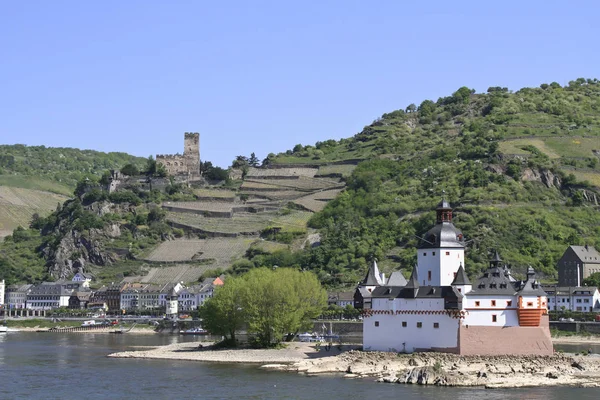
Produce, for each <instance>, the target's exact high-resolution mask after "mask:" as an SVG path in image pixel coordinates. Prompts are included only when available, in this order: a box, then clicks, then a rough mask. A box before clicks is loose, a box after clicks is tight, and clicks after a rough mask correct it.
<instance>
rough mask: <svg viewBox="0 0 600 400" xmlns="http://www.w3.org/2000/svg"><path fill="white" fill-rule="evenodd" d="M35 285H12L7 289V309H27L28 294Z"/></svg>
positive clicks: (5, 298)
mask: <svg viewBox="0 0 600 400" xmlns="http://www.w3.org/2000/svg"><path fill="white" fill-rule="evenodd" d="M32 287H33V285H30V284H27V285H11V286H8V287H7V288H6V292H5V295H4V296H5V297H4V300H5V305H6V307H7V308H25V304H26V303H27V294H28V293H29V292H30V291H31V288H32Z"/></svg>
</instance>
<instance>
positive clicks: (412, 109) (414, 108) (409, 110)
mask: <svg viewBox="0 0 600 400" xmlns="http://www.w3.org/2000/svg"><path fill="white" fill-rule="evenodd" d="M415 111H417V106H416V105H414V103H411V104H409V105H408V107H406V112H407V113H413V112H415Z"/></svg>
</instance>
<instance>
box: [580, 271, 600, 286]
mask: <svg viewBox="0 0 600 400" xmlns="http://www.w3.org/2000/svg"><path fill="white" fill-rule="evenodd" d="M583 285H584V286H591V287H600V272H594V273H593V274H591V275H590V276H588V277H587V278H585V279H584V280H583Z"/></svg>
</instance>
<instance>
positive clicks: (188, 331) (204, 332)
mask: <svg viewBox="0 0 600 400" xmlns="http://www.w3.org/2000/svg"><path fill="white" fill-rule="evenodd" d="M179 334H180V335H208V331H207V330H206V329H202V328H190V329H186V330H185V331H179Z"/></svg>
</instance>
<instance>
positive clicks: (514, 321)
mask: <svg viewBox="0 0 600 400" xmlns="http://www.w3.org/2000/svg"><path fill="white" fill-rule="evenodd" d="M418 252H419V253H418V257H417V260H418V264H417V265H416V266H415V267H414V269H413V271H412V275H411V277H410V279H409V280H408V282H407V281H406V280H405V279H403V278H402V279H398V278H397V277H396V278H395V279H392V276H390V279H389V280H388V281H386V280H385V276H384V275H383V274H380V273H379V270H378V267H377V262H376V261H375V262H373V264H372V265H371V267H370V268H369V272H368V273H367V276H366V277H365V279H364V280H363V282H361V283H360V284H359V287H358V288H357V296H358V297H359V298H362V300H363V306H364V308H363V318H364V324H363V348H364V349H365V350H378V351H396V352H407V353H412V352H416V351H441V352H449V353H456V354H462V355H502V354H520V355H525V354H539V355H550V354H552V353H553V352H554V350H553V347H552V340H551V338H550V328H549V319H548V315H547V307H548V306H547V304H548V301H547V295H546V293H545V292H544V291H543V290H542V288H541V286H540V283H539V282H538V281H537V280H536V278H535V271H534V270H533V268H531V267H529V269H528V271H527V279H526V280H525V281H517V280H515V279H514V278H513V277H512V276H511V273H510V269H509V268H507V267H506V266H505V265H502V260H501V259H500V256H499V255H498V253H497V252H496V254H495V256H494V257H493V258H492V260H491V261H490V266H489V268H488V269H487V270H486V271H485V272H484V273H483V275H482V276H481V278H480V279H479V280H478V282H477V283H475V285H472V284H471V282H470V281H469V278H468V277H467V274H466V273H465V269H464V267H463V266H464V262H465V254H464V253H465V241H464V237H463V234H462V233H461V232H460V231H459V230H458V229H457V228H456V227H455V226H454V224H453V223H452V209H451V207H450V205H449V204H448V203H447V202H446V201H445V200H442V202H441V203H440V204H439V205H438V207H437V223H436V225H435V226H434V227H433V228H431V229H430V230H429V231H428V232H427V233H426V234H425V235H424V237H423V238H422V239H421V243H420V244H419V247H418ZM394 274H395V273H394ZM394 274H392V275H394ZM369 300H370V301H369ZM369 305H370V307H369Z"/></svg>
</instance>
